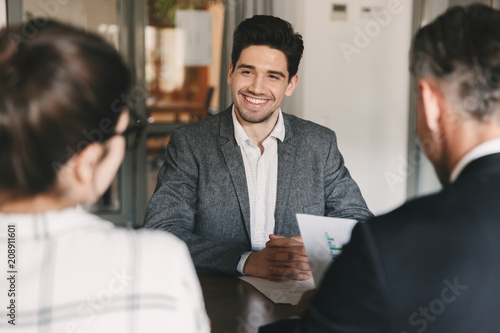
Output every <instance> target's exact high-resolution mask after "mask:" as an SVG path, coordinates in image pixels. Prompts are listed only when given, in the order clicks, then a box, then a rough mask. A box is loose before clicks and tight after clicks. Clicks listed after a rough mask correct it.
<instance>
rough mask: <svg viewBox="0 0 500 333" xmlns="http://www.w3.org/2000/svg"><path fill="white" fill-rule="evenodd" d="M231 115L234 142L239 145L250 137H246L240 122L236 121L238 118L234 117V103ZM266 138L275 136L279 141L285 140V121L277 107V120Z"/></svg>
mask: <svg viewBox="0 0 500 333" xmlns="http://www.w3.org/2000/svg"><path fill="white" fill-rule="evenodd" d="M232 116H233V125H234V138H235V139H236V143H237V144H238V146H241V145H242V144H243V143H244V142H246V141H247V140H250V138H249V137H248V135H247V133H246V132H245V130H244V129H243V126H241V124H240V122H239V121H238V118H237V117H236V111H235V109H234V105H233V112H232ZM268 138H276V139H279V140H280V141H281V142H283V140H285V122H284V120H283V114H282V113H281V109H279V114H278V122H277V123H276V126H274V128H273V131H272V132H271V134H269V137H268ZM266 140H267V139H266ZM250 141H251V140H250Z"/></svg>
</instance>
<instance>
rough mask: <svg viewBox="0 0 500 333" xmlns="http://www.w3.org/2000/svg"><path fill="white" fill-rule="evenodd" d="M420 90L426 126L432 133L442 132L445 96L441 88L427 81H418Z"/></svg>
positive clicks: (422, 112) (422, 114)
mask: <svg viewBox="0 0 500 333" xmlns="http://www.w3.org/2000/svg"><path fill="white" fill-rule="evenodd" d="M418 90H419V93H420V97H421V98H422V100H421V102H422V110H421V116H423V117H424V121H425V124H426V126H427V128H429V129H430V130H431V131H432V132H437V131H439V130H440V124H441V120H442V117H443V105H444V104H443V96H442V94H441V91H440V90H439V88H438V87H437V86H436V85H435V84H433V83H431V82H429V81H427V80H419V81H418Z"/></svg>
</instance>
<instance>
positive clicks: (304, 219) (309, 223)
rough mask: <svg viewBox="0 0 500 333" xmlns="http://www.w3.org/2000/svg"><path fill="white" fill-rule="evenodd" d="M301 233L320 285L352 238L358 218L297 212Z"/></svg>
mask: <svg viewBox="0 0 500 333" xmlns="http://www.w3.org/2000/svg"><path fill="white" fill-rule="evenodd" d="M297 222H298V224H299V229H300V235H301V236H302V241H303V242H304V248H305V249H306V253H307V258H308V259H309V264H310V265H311V271H312V275H313V278H314V281H315V283H316V286H318V285H319V284H320V283H321V279H322V278H323V276H324V274H325V272H326V270H327V268H328V266H330V264H331V263H332V261H333V260H332V259H335V258H336V257H337V256H338V255H339V254H340V252H341V251H342V247H343V246H344V244H346V243H347V242H349V240H350V239H351V232H352V229H353V228H354V225H355V224H356V223H357V221H356V220H352V219H344V218H337V217H326V216H315V215H306V214H297Z"/></svg>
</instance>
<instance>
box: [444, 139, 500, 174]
mask: <svg viewBox="0 0 500 333" xmlns="http://www.w3.org/2000/svg"><path fill="white" fill-rule="evenodd" d="M495 153H500V138H498V139H493V140H489V141H486V142H483V143H481V144H480V145H478V146H476V147H474V148H473V149H472V150H471V151H469V152H468V153H467V154H465V156H464V157H462V159H460V161H459V162H458V163H457V165H456V166H455V167H454V168H453V171H452V173H451V175H450V183H453V182H454V181H455V180H457V178H458V176H459V175H460V173H461V172H462V171H463V170H464V168H465V167H466V166H467V165H468V164H469V163H470V162H472V161H474V160H476V159H478V158H480V157H483V156H486V155H491V154H495Z"/></svg>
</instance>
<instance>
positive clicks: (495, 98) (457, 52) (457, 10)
mask: <svg viewBox="0 0 500 333" xmlns="http://www.w3.org/2000/svg"><path fill="white" fill-rule="evenodd" d="M411 71H412V73H413V74H414V75H415V78H416V79H417V80H418V79H423V78H426V79H433V80H435V81H436V83H437V84H438V86H439V87H440V89H441V90H442V92H443V94H444V96H445V98H446V100H447V101H448V102H449V103H450V106H451V107H452V108H453V109H454V110H455V111H456V112H458V113H459V114H460V115H461V116H462V117H464V118H466V119H475V120H477V121H481V122H498V123H500V11H498V10H495V9H492V8H490V7H487V6H484V5H479V4H474V5H470V6H467V7H452V8H450V9H449V10H448V11H446V13H444V14H443V15H441V16H440V17H438V18H437V19H436V20H435V21H434V22H432V23H430V24H429V25H427V26H425V27H423V28H422V29H421V30H420V31H419V32H418V33H417V35H416V36H415V39H414V41H413V47H412V51H411Z"/></svg>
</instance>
